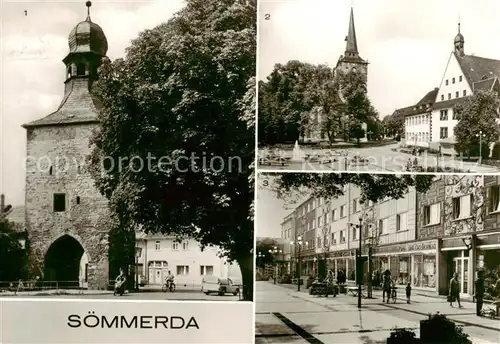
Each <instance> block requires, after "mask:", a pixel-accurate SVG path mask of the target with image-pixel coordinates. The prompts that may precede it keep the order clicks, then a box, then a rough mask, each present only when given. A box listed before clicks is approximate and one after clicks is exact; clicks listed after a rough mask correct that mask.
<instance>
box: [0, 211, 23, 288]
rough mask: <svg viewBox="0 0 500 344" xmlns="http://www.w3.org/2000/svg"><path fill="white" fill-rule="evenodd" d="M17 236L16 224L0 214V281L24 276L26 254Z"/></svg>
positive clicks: (13, 279) (14, 279) (15, 279)
mask: <svg viewBox="0 0 500 344" xmlns="http://www.w3.org/2000/svg"><path fill="white" fill-rule="evenodd" d="M0 215H1V214H0ZM19 238H20V234H19V232H18V231H17V229H16V224H15V223H14V222H11V221H9V220H8V219H7V218H5V217H2V216H0V281H17V280H18V279H20V278H21V279H24V278H26V273H27V255H26V250H25V249H23V248H22V247H21V245H20V243H19Z"/></svg>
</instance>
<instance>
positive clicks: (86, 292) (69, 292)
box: [0, 289, 113, 298]
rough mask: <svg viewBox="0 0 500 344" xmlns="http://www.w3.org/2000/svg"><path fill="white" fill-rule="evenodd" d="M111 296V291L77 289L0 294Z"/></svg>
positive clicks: (4, 293)
mask: <svg viewBox="0 0 500 344" xmlns="http://www.w3.org/2000/svg"><path fill="white" fill-rule="evenodd" d="M109 294H113V291H112V290H77V289H52V290H38V291H19V292H15V291H4V292H0V298H1V297H7V296H9V297H10V296H19V297H28V296H52V295H82V296H84V295H109Z"/></svg>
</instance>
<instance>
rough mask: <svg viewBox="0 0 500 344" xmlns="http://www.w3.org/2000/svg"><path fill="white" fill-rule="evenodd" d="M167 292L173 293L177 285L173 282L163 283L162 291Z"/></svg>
mask: <svg viewBox="0 0 500 344" xmlns="http://www.w3.org/2000/svg"><path fill="white" fill-rule="evenodd" d="M167 290H168V291H170V292H172V293H173V292H174V291H175V283H174V282H172V281H167V282H165V283H163V285H162V286H161V291H162V292H164V293H166V292H167Z"/></svg>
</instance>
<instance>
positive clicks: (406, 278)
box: [397, 257, 411, 284]
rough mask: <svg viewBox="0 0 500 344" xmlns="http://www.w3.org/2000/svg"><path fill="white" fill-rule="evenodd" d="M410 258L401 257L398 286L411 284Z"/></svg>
mask: <svg viewBox="0 0 500 344" xmlns="http://www.w3.org/2000/svg"><path fill="white" fill-rule="evenodd" d="M410 261H411V259H410V257H399V262H398V263H399V264H398V278H397V283H398V284H407V283H408V282H410V276H411V265H410Z"/></svg>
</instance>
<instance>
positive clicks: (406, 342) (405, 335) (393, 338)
mask: <svg viewBox="0 0 500 344" xmlns="http://www.w3.org/2000/svg"><path fill="white" fill-rule="evenodd" d="M418 342H419V339H418V338H416V335H415V332H413V330H411V329H409V328H397V327H396V328H394V329H393V330H392V331H391V335H390V337H389V338H387V344H416V343H418Z"/></svg>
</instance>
